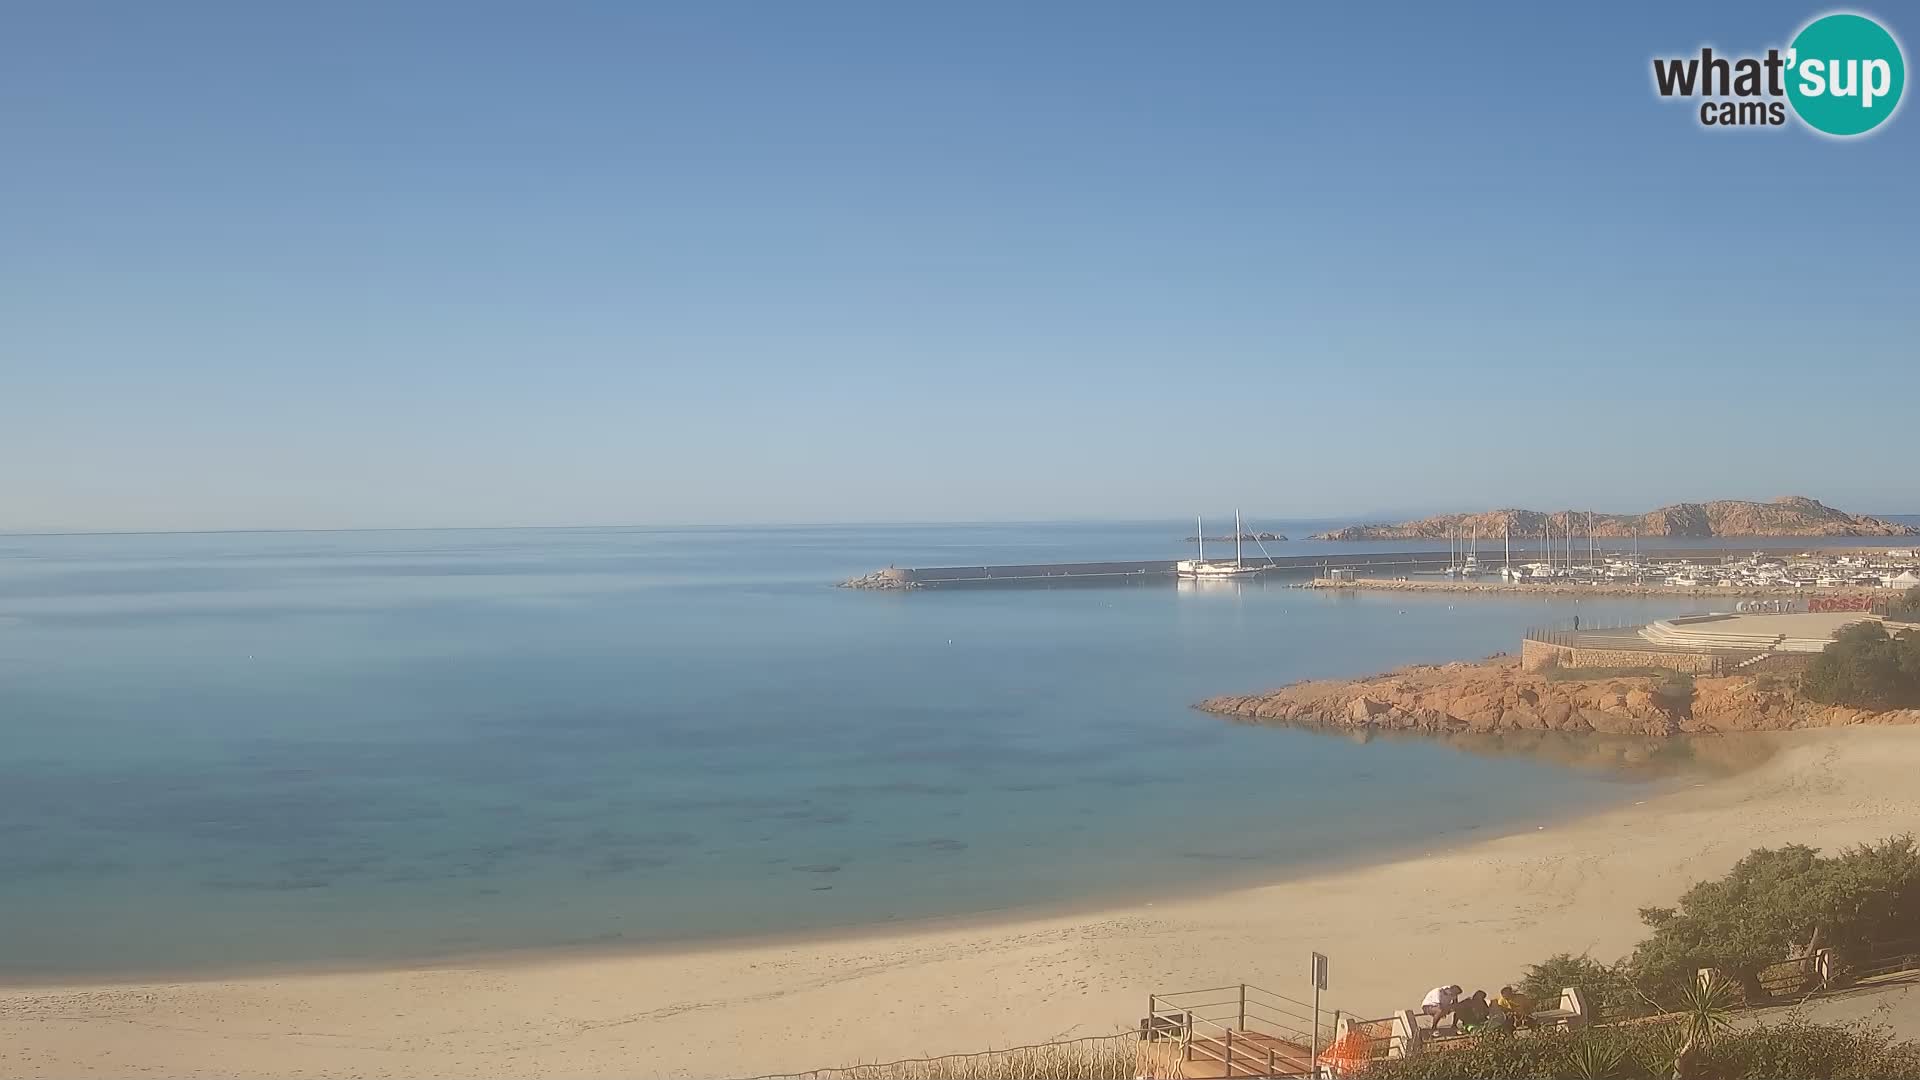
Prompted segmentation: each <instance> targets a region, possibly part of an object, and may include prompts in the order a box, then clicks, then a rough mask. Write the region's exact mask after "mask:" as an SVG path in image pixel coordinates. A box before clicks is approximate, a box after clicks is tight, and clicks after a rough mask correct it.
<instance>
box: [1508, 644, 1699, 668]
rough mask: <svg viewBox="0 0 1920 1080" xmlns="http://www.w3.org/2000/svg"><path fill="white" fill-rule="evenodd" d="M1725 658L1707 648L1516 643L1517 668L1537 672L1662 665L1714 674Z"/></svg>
mask: <svg viewBox="0 0 1920 1080" xmlns="http://www.w3.org/2000/svg"><path fill="white" fill-rule="evenodd" d="M1724 663H1725V661H1724V660H1723V659H1722V658H1721V657H1719V656H1716V655H1714V654H1713V653H1707V652H1698V653H1695V652H1679V651H1670V650H1666V649H1646V650H1641V649H1619V648H1614V649H1602V648H1588V647H1586V646H1580V645H1556V644H1554V643H1552V642H1548V641H1533V640H1531V639H1529V640H1526V641H1522V642H1521V643H1520V670H1522V671H1531V672H1539V671H1545V670H1547V669H1549V668H1553V667H1563V668H1637V667H1654V668H1666V669H1667V670H1669V671H1678V672H1683V673H1685V674H1688V675H1718V674H1720V672H1721V670H1722V667H1723V665H1724Z"/></svg>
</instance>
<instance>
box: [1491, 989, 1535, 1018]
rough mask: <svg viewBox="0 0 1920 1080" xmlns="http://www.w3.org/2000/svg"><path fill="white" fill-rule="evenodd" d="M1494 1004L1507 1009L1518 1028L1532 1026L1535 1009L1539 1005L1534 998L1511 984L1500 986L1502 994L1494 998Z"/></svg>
mask: <svg viewBox="0 0 1920 1080" xmlns="http://www.w3.org/2000/svg"><path fill="white" fill-rule="evenodd" d="M1494 1004H1496V1005H1498V1006H1500V1007H1501V1008H1502V1009H1505V1010H1506V1011H1507V1015H1508V1016H1510V1017H1512V1018H1513V1026H1514V1027H1516V1028H1530V1027H1532V1026H1533V1010H1534V1009H1536V1008H1538V1007H1539V1006H1538V1005H1536V1004H1535V1003H1534V1000H1533V999H1532V998H1530V997H1528V996H1527V995H1525V994H1523V993H1521V992H1520V991H1518V990H1515V989H1514V988H1513V987H1511V986H1503V987H1501V988H1500V996H1499V997H1498V998H1495V999H1494Z"/></svg>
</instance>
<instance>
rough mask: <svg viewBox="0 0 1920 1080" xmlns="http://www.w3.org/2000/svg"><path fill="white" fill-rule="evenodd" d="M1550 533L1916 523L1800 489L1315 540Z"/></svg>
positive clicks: (1889, 530)
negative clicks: (1755, 497) (1848, 508)
mask: <svg viewBox="0 0 1920 1080" xmlns="http://www.w3.org/2000/svg"><path fill="white" fill-rule="evenodd" d="M1549 526H1550V527H1551V528H1552V529H1553V532H1554V535H1556V536H1565V535H1568V534H1572V535H1577V536H1596V537H1628V536H1649V537H1661V536H1685V537H1741V536H1920V529H1916V528H1914V527H1913V526H1911V525H1902V524H1900V523H1899V522H1894V521H1882V520H1881V519H1879V518H1873V517H1866V516H1864V515H1859V514H1849V513H1846V512H1845V511H1841V510H1835V509H1834V508H1833V507H1831V506H1827V505H1826V504H1824V503H1821V502H1819V501H1818V500H1815V499H1809V498H1807V497H1805V496H1803V495H1787V496H1784V497H1782V498H1778V499H1775V500H1773V501H1772V502H1749V501H1746V500H1744V499H1719V500H1716V501H1714V502H1707V503H1675V504H1673V505H1672V506H1663V507H1661V508H1660V509H1658V510H1653V511H1649V512H1648V513H1645V514H1602V513H1597V512H1588V511H1583V510H1556V511H1553V512H1551V513H1543V512H1541V511H1538V510H1488V511H1486V512H1484V513H1479V514H1436V515H1434V516H1433V517H1425V518H1421V519H1420V520H1418V521H1405V522H1401V523H1400V524H1398V525H1352V526H1349V527H1347V528H1344V529H1335V530H1333V531H1332V532H1325V533H1321V534H1319V535H1317V536H1315V537H1313V539H1315V540H1444V539H1446V538H1447V537H1449V536H1453V537H1459V538H1463V539H1464V538H1467V537H1471V536H1474V535H1478V536H1479V537H1480V538H1481V539H1489V538H1495V537H1500V536H1505V535H1507V534H1508V533H1509V531H1511V534H1512V535H1514V536H1526V537H1533V536H1539V535H1540V534H1541V531H1542V530H1543V529H1545V528H1547V527H1549Z"/></svg>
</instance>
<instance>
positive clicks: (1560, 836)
mask: <svg viewBox="0 0 1920 1080" xmlns="http://www.w3.org/2000/svg"><path fill="white" fill-rule="evenodd" d="M1741 737H1746V738H1773V739H1776V740H1777V742H1778V744H1779V748H1780V749H1779V753H1777V754H1776V755H1775V756H1774V757H1772V758H1771V759H1769V760H1768V761H1767V762H1766V763H1765V764H1763V765H1761V766H1759V767H1757V768H1755V769H1753V770H1752V771H1749V772H1746V773H1742V774H1739V775H1737V776H1733V777H1730V778H1726V779H1720V780H1714V781H1710V782H1702V783H1699V784H1697V785H1695V786H1692V787H1689V788H1685V789H1683V790H1679V791H1675V792H1671V793H1668V794H1662V795H1657V796H1654V797H1650V798H1648V799H1646V800H1643V801H1641V802H1639V803H1636V804H1634V805H1631V806H1626V807H1621V808H1618V809H1615V810H1610V811H1606V812H1603V813H1600V814H1597V815H1593V816H1589V817H1584V818H1578V819H1572V820H1564V821H1558V820H1557V821H1543V822H1541V823H1539V825H1538V826H1537V827H1536V828H1534V829H1530V830H1527V831H1524V832H1521V833H1518V834H1515V835H1510V836H1505V837H1500V838H1495V839H1489V840H1485V841H1479V842H1471V843H1464V844H1460V845H1458V846H1454V847H1451V848H1447V849H1442V850H1435V851H1432V852H1430V853H1421V854H1416V855H1412V856H1407V857H1402V858H1399V859H1396V860H1395V861H1391V862H1387V863H1384V864H1380V865H1373V866H1365V867H1360V868H1352V869H1345V870H1340V871H1337V872H1327V873H1320V874H1315V875H1312V876H1309V877H1306V878H1302V879H1297V880H1290V881H1285V882H1281V883H1276V884H1272V885H1266V886H1261V887H1257V888H1246V889H1239V890H1236V891H1233V892H1228V893H1223V894H1218V895H1212V896H1203V897H1195V898H1188V899H1179V900H1169V901H1159V902H1156V903H1140V904H1136V905H1133V906H1129V907H1126V908H1119V909H1114V910H1109V911H1102V912H1097V913H1092V914H1082V915H1076V916H1055V917H1046V918H1026V919H1016V920H1011V921H1006V922H1000V923H992V924H983V923H971V924H967V925H964V926H961V925H954V926H945V927H942V926H933V927H920V928H915V929H912V930H904V931H902V930H897V929H896V930H893V931H889V932H884V933H875V934H869V935H861V936H850V937H846V938H841V939H833V940H822V941H810V942H804V943H779V944H771V943H769V944H752V945H734V946H726V947H714V948H706V949H691V950H687V951H680V952H667V953H645V954H626V955H606V956H597V957H586V956H577V955H576V956H566V957H549V958H539V959H534V958H526V957H514V958H503V959H501V960H499V961H496V962H486V963H481V964H477V965H468V966H460V967H445V968H429V969H406V970H393V971H365V972H345V973H320V974H286V975H276V976H270V977H247V978H238V979H233V980H227V981H221V980H212V981H193V982H177V983H148V984H124V985H92V986H86V985H75V986H35V987H19V988H9V989H0V1075H3V1076H7V1077H29V1076H31V1077H56V1076H57V1077H73V1076H106V1075H112V1076H128V1075H137V1074H141V1073H151V1074H157V1075H168V1076H193V1077H215V1076H220V1077H226V1076H235V1077H237V1076H281V1077H348V1076H353V1077H402V1076H426V1075H506V1074H531V1073H540V1074H544V1075H560V1076H609V1075H624V1076H638V1077H650V1076H663V1077H691V1076H717V1075H729V1074H733V1075H740V1074H751V1073H761V1072H773V1071H779V1070H799V1069H803V1068H810V1067H819V1066H828V1065H841V1064H850V1063H854V1062H859V1061H875V1060H887V1059H892V1058H898V1057H905V1056H913V1055H921V1054H936V1053H947V1052H960V1051H972V1050H980V1049H985V1048H989V1047H995V1046H1008V1045H1014V1044H1019V1043H1027V1042H1035V1041H1040V1040H1045V1039H1051V1038H1059V1037H1070V1036H1080V1035H1092V1034H1101V1033H1106V1032H1111V1031H1114V1030H1117V1029H1120V1028H1123V1027H1128V1026H1130V1025H1132V1024H1133V1023H1134V1021H1135V1019H1136V1018H1137V1017H1138V1015H1140V1013H1141V1012H1142V1011H1143V1007H1144V1002H1145V999H1146V995H1147V994H1148V993H1149V992H1152V991H1169V990H1181V989H1190V988H1197V987H1203V986H1213V985H1219V984H1222V983H1230V982H1239V981H1241V980H1246V981H1249V982H1254V983H1258V984H1261V985H1264V986H1267V987H1269V988H1271V989H1274V990H1278V991H1280V992H1282V993H1300V992H1301V991H1303V990H1304V988H1305V972H1306V965H1307V956H1308V953H1309V951H1310V950H1315V949H1318V950H1320V951H1323V952H1326V953H1328V954H1330V956H1331V957H1332V986H1331V989H1330V990H1329V992H1328V994H1327V998H1326V1001H1327V1006H1328V1008H1330V1009H1331V1008H1336V1007H1337V1008H1342V1009H1345V1010H1348V1011H1350V1012H1361V1013H1366V1014H1368V1015H1379V1014H1381V1013H1383V1012H1385V1011H1386V1010H1388V1009H1390V1008H1393V1007H1398V1006H1403V1005H1410V1004H1413V1003H1415V1002H1417V1001H1418V1000H1419V997H1420V995H1421V993H1422V992H1423V991H1424V990H1425V989H1426V988H1427V987H1428V986H1431V985H1433V984H1435V983H1439V982H1458V983H1460V984H1462V985H1464V986H1467V987H1469V988H1473V987H1481V986H1484V987H1488V988H1490V989H1491V988H1497V987H1498V986H1499V984H1500V983H1501V981H1503V980H1505V979H1509V978H1511V977H1513V976H1515V975H1517V974H1518V973H1519V971H1520V969H1521V967H1522V965H1524V964H1526V963H1528V962H1530V961H1533V960H1537V959H1539V958H1541V957H1544V956H1546V955H1547V954H1550V953H1553V952H1557V951H1562V950H1570V951H1574V952H1579V951H1582V950H1591V951H1592V952H1593V954H1594V955H1596V956H1598V957H1601V958H1604V959H1612V958H1614V957H1616V956H1618V955H1619V954H1621V953H1623V952H1624V951H1626V950H1627V949H1628V948H1629V947H1630V946H1631V945H1632V944H1633V942H1634V941H1636V940H1637V939H1638V937H1639V936H1640V929H1641V928H1640V927H1639V925H1638V923H1637V920H1636V917H1635V914H1634V912H1635V909H1636V908H1637V907H1640V906H1642V905H1646V904H1659V903H1670V902H1671V901H1672V900H1673V899H1674V898H1675V897H1676V896H1677V895H1678V893H1679V892H1680V891H1681V890H1682V889H1684V888H1685V887H1686V886H1687V885H1688V884H1689V883H1691V882H1692V881H1694V880H1697V879H1699V878H1702V877H1705V876H1709V875H1714V874H1718V873H1720V872H1722V871H1724V870H1725V869H1726V868H1727V867H1728V866H1729V865H1731V864H1732V863H1733V862H1734V860H1736V859H1737V858H1739V857H1740V856H1741V855H1743V854H1745V853H1746V852H1747V850H1748V849H1750V848H1752V847H1755V846H1757V845H1777V844H1782V843H1788V842H1802V843H1808V844H1813V845H1816V846H1821V847H1828V848H1832V847H1838V846H1841V845H1844V844H1848V843H1852V842H1857V841H1864V840H1870V839H1874V838H1877V837H1881V836H1885V835H1887V834H1890V833H1896V832H1901V831H1906V830H1913V829H1917V828H1920V787H1916V786H1915V785H1914V784H1913V783H1912V776H1913V775H1914V771H1915V769H1916V768H1920V729H1914V728H1894V729H1879V728H1875V729H1867V728H1854V729H1844V730H1834V731H1820V732H1808V733H1794V734H1788V735H1779V736H1741ZM1274 827H1280V826H1279V824H1278V823H1277V822H1276V824H1275V826H1274ZM1408 827H1409V828H1410V829H1418V828H1419V822H1417V821H1410V822H1409V823H1408Z"/></svg>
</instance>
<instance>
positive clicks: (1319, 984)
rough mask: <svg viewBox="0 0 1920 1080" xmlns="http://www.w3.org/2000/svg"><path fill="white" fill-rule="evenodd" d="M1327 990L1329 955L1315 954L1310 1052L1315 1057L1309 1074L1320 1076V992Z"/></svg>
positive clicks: (1312, 1059)
mask: <svg viewBox="0 0 1920 1080" xmlns="http://www.w3.org/2000/svg"><path fill="white" fill-rule="evenodd" d="M1326 988H1327V954H1326V953H1314V954H1313V1038H1312V1039H1311V1040H1310V1041H1311V1042H1312V1044H1313V1046H1312V1049H1311V1050H1309V1051H1308V1052H1309V1053H1311V1054H1312V1055H1313V1056H1312V1057H1310V1058H1308V1059H1307V1070H1308V1072H1307V1074H1308V1075H1309V1076H1319V1075H1320V991H1322V990H1325V989H1326Z"/></svg>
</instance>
